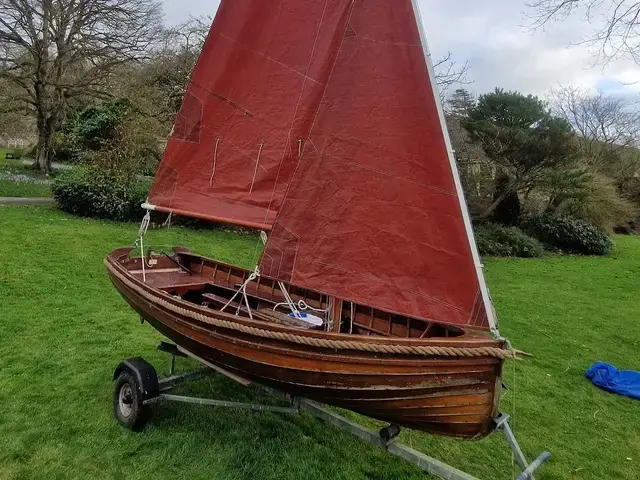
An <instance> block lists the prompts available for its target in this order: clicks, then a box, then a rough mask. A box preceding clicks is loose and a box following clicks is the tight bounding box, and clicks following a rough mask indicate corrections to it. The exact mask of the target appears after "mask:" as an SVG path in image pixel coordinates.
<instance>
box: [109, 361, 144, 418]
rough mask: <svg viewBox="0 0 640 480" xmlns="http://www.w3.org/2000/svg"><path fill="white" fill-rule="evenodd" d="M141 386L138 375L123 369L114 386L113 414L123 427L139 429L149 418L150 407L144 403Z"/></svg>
mask: <svg viewBox="0 0 640 480" xmlns="http://www.w3.org/2000/svg"><path fill="white" fill-rule="evenodd" d="M140 392H141V386H140V385H139V384H138V380H137V379H136V376H135V375H133V373H132V372H131V371H129V370H123V371H122V372H120V375H119V376H118V378H117V380H116V383H115V386H114V388H113V414H114V416H115V417H116V420H118V422H119V423H120V425H122V426H123V427H126V428H129V429H131V430H139V429H141V428H142V427H143V426H144V424H145V423H146V422H147V420H148V407H146V406H145V405H144V404H143V398H142V394H141V393H140Z"/></svg>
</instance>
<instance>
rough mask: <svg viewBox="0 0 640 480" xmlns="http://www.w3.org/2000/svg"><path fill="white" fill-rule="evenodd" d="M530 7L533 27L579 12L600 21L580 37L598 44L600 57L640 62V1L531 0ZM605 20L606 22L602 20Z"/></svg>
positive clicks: (609, 59) (589, 43) (585, 18)
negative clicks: (585, 34)
mask: <svg viewBox="0 0 640 480" xmlns="http://www.w3.org/2000/svg"><path fill="white" fill-rule="evenodd" d="M527 7H528V8H529V11H530V12H531V13H530V14H529V17H530V19H531V21H532V26H533V27H534V28H538V27H544V26H545V25H547V24H549V23H551V22H555V21H563V20H566V19H567V18H569V17H570V16H573V15H579V16H582V18H584V20H586V21H588V22H589V23H594V24H595V25H599V24H600V25H601V26H600V27H597V28H596V29H595V30H594V32H593V34H592V35H591V36H590V37H588V38H586V39H584V40H581V43H586V44H588V45H591V46H593V47H595V48H596V51H597V54H598V59H599V60H600V61H603V62H605V63H606V62H608V61H611V60H614V59H617V58H631V59H633V60H634V61H635V62H636V63H640V22H639V21H638V19H639V18H640V3H639V2H636V1H630V0H530V1H529V3H527ZM601 19H602V20H604V21H603V22H602V21H601Z"/></svg>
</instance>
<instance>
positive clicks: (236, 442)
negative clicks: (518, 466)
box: [0, 207, 640, 480]
mask: <svg viewBox="0 0 640 480" xmlns="http://www.w3.org/2000/svg"><path fill="white" fill-rule="evenodd" d="M0 232H1V234H0V235H1V236H0V238H1V241H0V259H1V260H0V404H1V405H2V408H1V409H0V478H2V479H5V478H6V479H14V478H15V479H19V478H47V479H49V478H141V479H142V478H145V479H146V478H153V477H156V478H169V477H180V478H194V479H195V478H208V479H216V480H220V479H234V480H235V479H238V480H240V479H247V480H257V479H300V478H304V479H305V480H314V479H323V480H324V479H375V480H383V479H389V480H391V479H398V478H402V479H424V478H427V476H426V475H425V474H424V473H422V472H421V471H419V470H418V469H417V468H415V467H413V466H411V465H409V464H407V463H405V462H403V461H401V460H399V459H396V458H392V457H390V456H388V455H386V454H385V453H383V452H381V451H378V450H377V449H376V448H374V447H371V446H369V445H367V444H365V443H363V442H361V441H359V440H357V439H355V438H353V437H351V436H350V435H349V434H347V433H343V432H340V431H337V430H335V429H333V428H331V427H329V426H327V425H324V424H322V423H321V422H319V421H316V420H314V419H312V418H310V417H307V416H300V417H293V418H292V417H285V416H280V415H277V414H268V413H267V414H252V413H247V412H242V411H232V410H222V409H214V408H207V407H197V406H189V405H173V404H167V405H157V406H155V407H154V418H153V420H152V422H151V423H150V424H149V426H148V427H147V428H146V429H145V431H144V432H142V433H139V434H136V433H132V432H129V431H127V430H124V429H122V428H120V427H119V426H118V425H117V423H116V422H115V420H114V419H113V418H112V407H111V375H112V372H113V369H114V367H115V366H116V365H117V364H118V363H119V362H120V361H121V360H122V359H124V358H127V357H130V356H137V355H140V356H143V357H145V358H147V359H148V360H150V361H151V362H152V363H154V364H155V365H156V366H157V367H159V370H166V363H167V362H166V358H165V357H164V356H162V355H161V354H159V353H158V352H156V351H155V345H156V343H157V341H158V340H159V339H160V336H159V335H158V334H157V333H156V332H155V331H154V330H153V329H152V328H151V327H149V326H148V325H140V323H139V321H138V318H137V317H136V315H135V314H134V313H133V311H132V310H131V309H130V308H129V307H128V306H127V305H126V304H125V302H124V301H123V300H122V299H121V298H120V297H119V296H118V294H117V293H116V292H115V290H114V289H113V287H112V286H111V284H110V283H109V281H108V280H107V278H106V275H105V272H104V267H103V264H102V260H103V258H104V257H105V256H106V255H107V254H108V253H109V252H110V251H111V250H112V249H114V248H116V247H118V246H122V245H126V244H129V243H130V242H131V241H132V239H133V238H134V237H135V234H136V232H137V225H132V224H118V223H110V222H99V221H95V220H86V219H78V218H73V217H70V216H66V215H64V214H62V213H59V212H58V211H56V210H55V209H53V208H50V207H4V208H3V207H0ZM616 241H617V244H618V245H617V250H616V253H615V254H614V255H612V256H611V257H608V258H578V257H547V258H544V259H541V260H540V259H538V260H490V261H488V262H487V273H488V278H489V283H490V286H491V288H492V293H493V296H494V299H495V301H496V306H497V310H498V312H499V314H500V317H501V321H502V333H503V334H505V335H506V336H508V337H510V338H511V340H512V341H513V343H514V345H515V346H516V347H518V348H520V349H523V350H526V351H529V352H532V353H533V354H534V355H535V357H534V358H532V359H526V360H523V361H520V362H510V363H509V364H508V365H507V367H506V373H505V381H506V382H507V383H508V384H509V385H510V386H511V387H512V390H510V391H509V392H508V393H507V394H506V395H505V397H504V401H503V408H504V409H505V410H507V411H510V412H511V413H514V418H515V421H514V424H513V426H514V428H515V431H516V434H517V435H518V436H519V438H520V441H521V443H522V446H523V448H524V450H525V453H527V454H528V456H529V457H533V456H535V455H537V454H538V453H540V452H541V451H542V450H545V449H549V450H550V451H551V452H552V454H553V457H552V459H551V461H550V463H548V464H547V465H545V467H543V470H542V471H541V473H540V474H539V475H538V476H537V478H539V479H541V480H545V479H548V480H550V479H592V480H596V479H597V480H600V479H637V478H638V472H639V471H640V467H639V463H640V429H639V428H638V425H639V424H640V410H639V409H640V403H639V402H638V401H634V400H631V399H627V398H623V397H619V396H616V395H611V394H608V393H606V392H602V391H600V390H598V389H596V388H595V387H594V386H592V385H591V384H590V383H589V382H588V381H586V380H585V379H584V377H583V375H584V371H585V370H586V368H587V367H588V366H589V365H590V364H591V363H592V362H594V361H596V360H605V361H610V362H612V363H614V364H616V365H617V366H619V367H623V368H631V369H640V358H639V356H638V348H639V347H640V328H639V326H638V322H639V321H638V298H639V297H640V284H639V282H638V278H640V240H639V239H637V238H630V237H618V238H617V239H616ZM147 242H148V243H155V244H183V245H186V246H189V247H191V248H192V249H194V250H195V251H198V252H200V253H205V254H207V255H211V256H215V257H216V258H219V259H221V260H224V261H231V262H234V263H237V264H240V265H245V266H251V265H252V263H253V262H254V256H253V255H254V252H255V251H256V245H257V242H258V239H257V238H256V237H241V236H237V235H235V234H232V233H227V232H220V231H218V232H197V231H191V230H185V229H179V228H175V229H174V228H172V229H171V230H169V231H166V230H164V231H151V232H150V233H149V234H148V238H147ZM179 364H180V365H183V366H185V365H186V362H184V361H183V362H179ZM514 367H515V370H514ZM185 388H187V390H186V391H188V392H190V393H195V394H198V395H207V394H209V395H211V394H215V395H216V396H218V397H224V398H230V399H241V400H245V401H246V400H253V401H259V400H261V397H260V395H259V394H258V393H257V392H255V391H253V390H251V389H243V388H242V387H239V386H236V385H234V384H233V383H232V382H230V381H227V380H226V379H224V378H220V379H215V380H211V381H207V380H203V381H201V382H199V383H196V384H193V385H190V386H188V387H185ZM514 393H515V407H514V405H513V401H514V397H513V395H514ZM365 422H366V423H371V422H368V421H365ZM402 441H404V442H405V443H407V444H409V445H411V446H412V447H413V448H417V449H419V450H421V451H424V452H426V453H428V454H430V455H433V456H436V457H438V458H440V459H441V460H444V461H446V462H448V463H452V464H453V465H455V466H457V467H459V468H462V469H464V470H466V471H469V472H470V473H472V474H474V475H476V476H478V477H480V478H482V479H485V480H503V479H507V478H512V476H511V475H510V474H511V472H512V469H511V457H510V454H509V451H508V447H507V445H506V443H505V441H504V439H503V437H502V436H501V435H499V434H496V435H493V436H492V437H490V438H488V439H486V440H483V441H481V442H471V443H469V442H459V441H453V440H449V439H441V438H437V437H431V436H427V435H423V434H420V433H417V432H404V433H403V435H402ZM627 458H631V460H627Z"/></svg>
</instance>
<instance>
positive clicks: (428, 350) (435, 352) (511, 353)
mask: <svg viewBox="0 0 640 480" xmlns="http://www.w3.org/2000/svg"><path fill="white" fill-rule="evenodd" d="M105 264H106V266H107V268H108V269H109V271H110V272H111V274H112V275H113V276H114V277H116V278H118V280H120V281H121V282H122V283H124V284H125V285H126V286H127V287H128V288H130V289H131V290H133V291H135V292H136V293H137V294H138V295H140V296H142V297H144V298H145V299H146V300H147V301H149V302H151V303H153V304H156V305H159V306H161V307H162V308H164V309H166V310H169V311H171V312H173V313H176V314H178V315H181V316H184V317H189V318H192V319H194V320H197V321H199V322H202V323H207V324H209V325H213V326H215V327H219V328H225V329H228V330H236V331H239V332H241V333H245V334H247V335H253V336H256V337H261V338H268V339H270V340H284V341H286V342H291V343H296V344H298V345H308V346H312V347H318V348H329V349H334V350H355V351H359V352H369V353H391V354H398V355H423V356H433V357H465V358H477V357H494V358H499V359H502V360H505V359H508V358H517V355H518V351H516V350H511V349H504V348H498V347H437V346H425V345H420V346H410V345H383V344H375V343H366V342H358V341H347V340H329V339H324V338H314V337H305V336H301V335H296V334H294V333H286V332H276V331H272V330H264V329H262V328H257V327H250V326H247V325H242V324H240V323H236V322H232V321H229V320H223V319H220V318H213V317H209V316H207V315H203V314H201V313H199V312H194V311H192V310H189V309H186V308H183V307H180V306H177V305H174V304H173V303H171V302H168V301H166V300H165V299H163V298H161V297H159V296H157V295H154V294H152V293H150V292H147V291H146V290H144V289H142V288H140V287H139V286H138V285H136V284H135V283H134V282H132V281H131V280H129V279H128V278H127V277H126V276H124V275H123V274H121V273H120V272H118V271H116V270H115V269H114V268H113V267H112V266H111V265H110V264H109V263H108V261H107V260H105Z"/></svg>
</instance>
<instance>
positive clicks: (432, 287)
mask: <svg viewBox="0 0 640 480" xmlns="http://www.w3.org/2000/svg"><path fill="white" fill-rule="evenodd" d="M415 2H417V0H413V2H412V0H394V1H392V2H390V1H388V0H366V1H365V0H356V1H355V2H353V4H352V11H351V14H350V17H349V20H348V23H347V24H346V25H345V27H344V29H342V30H340V31H338V32H336V35H340V37H341V42H340V43H339V46H338V52H337V54H335V55H333V54H332V55H331V56H332V57H334V56H335V61H334V65H333V68H332V73H331V77H330V80H329V82H328V84H327V86H326V89H325V91H324V93H323V98H322V101H321V103H320V106H319V109H318V111H317V113H316V115H315V118H314V122H313V126H312V129H311V132H310V134H309V139H308V141H307V142H305V147H304V151H303V155H302V159H301V160H300V162H299V165H298V167H297V170H296V172H295V174H294V175H293V179H292V181H291V184H290V186H289V189H288V193H287V195H286V197H285V200H284V203H283V205H282V207H281V208H280V211H279V214H278V216H277V219H276V223H275V225H274V228H273V230H272V233H271V236H270V239H269V242H268V243H267V246H266V249H265V252H264V254H263V257H262V260H261V264H260V269H261V272H262V274H263V275H267V276H269V277H275V278H277V279H280V280H283V281H287V282H290V283H292V284H295V285H298V286H303V287H306V288H309V289H313V290H317V291H320V292H323V293H325V294H328V295H332V296H335V297H338V298H342V299H347V300H352V301H354V302H358V303H362V304H367V305H372V306H375V307H377V308H380V309H383V310H387V311H390V312H393V313H398V314H403V315H409V316H414V317H417V318H422V319H427V320H432V321H435V322H440V323H447V324H456V325H465V326H470V327H474V328H478V329H488V328H491V327H493V319H492V310H491V306H490V300H489V298H488V293H487V291H486V286H485V284H484V279H483V277H482V272H481V265H480V263H479V258H478V255H477V251H476V247H475V243H474V241H473V234H472V231H471V227H470V222H469V220H468V212H467V211H466V206H465V204H464V200H463V199H462V189H461V187H460V183H459V179H458V176H457V171H456V167H455V162H454V161H453V159H452V151H451V149H450V145H449V139H448V135H447V133H446V126H445V125H444V117H443V113H442V111H441V106H440V105H439V104H438V101H437V100H436V95H435V88H434V85H433V84H432V81H433V80H432V72H431V66H430V64H429V62H426V61H425V54H426V55H427V56H428V52H427V50H426V43H425V42H424V38H421V37H423V35H422V32H421V31H420V28H421V27H419V22H417V21H416V18H419V17H418V15H419V14H418V9H417V4H416V3H415ZM344 3H345V4H347V3H351V2H347V1H345V2H344Z"/></svg>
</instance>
